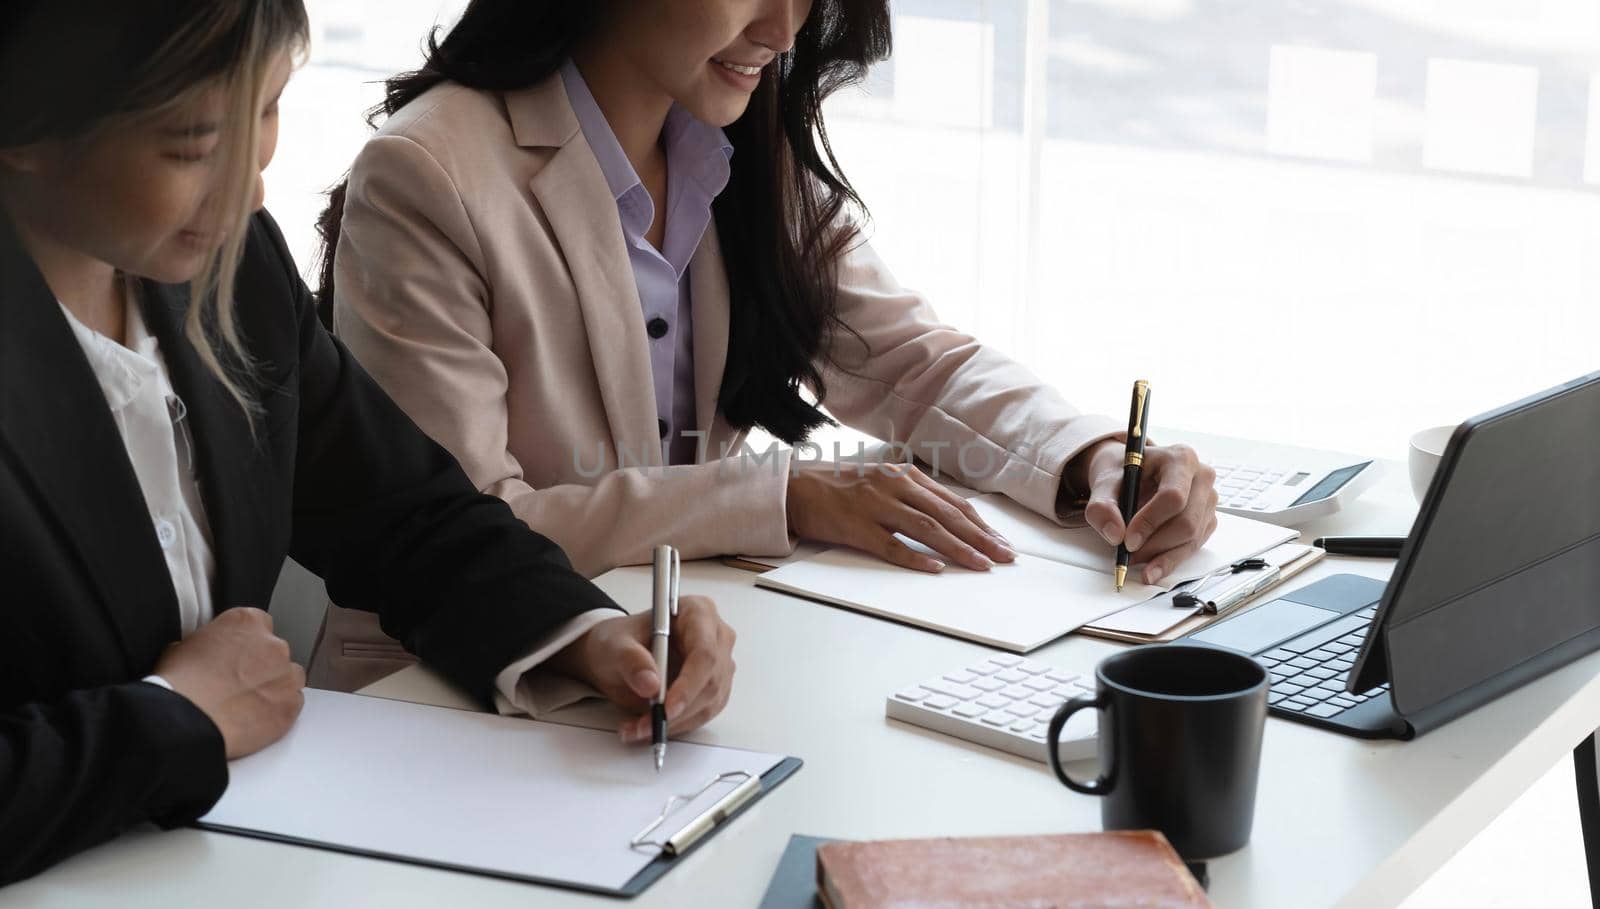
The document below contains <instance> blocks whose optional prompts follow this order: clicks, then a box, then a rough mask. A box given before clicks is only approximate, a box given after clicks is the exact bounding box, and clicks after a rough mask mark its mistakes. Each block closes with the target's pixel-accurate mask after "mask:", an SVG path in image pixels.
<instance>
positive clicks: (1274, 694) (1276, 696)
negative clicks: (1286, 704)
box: [1267, 691, 1289, 704]
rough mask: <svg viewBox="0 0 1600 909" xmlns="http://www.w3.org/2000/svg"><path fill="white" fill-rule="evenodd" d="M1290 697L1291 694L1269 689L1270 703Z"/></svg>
mask: <svg viewBox="0 0 1600 909" xmlns="http://www.w3.org/2000/svg"><path fill="white" fill-rule="evenodd" d="M1288 697H1289V696H1288V695H1287V694H1284V693H1283V692H1281V691H1268V692H1267V703H1268V704H1276V703H1278V702H1279V701H1281V700H1284V699H1286V698H1288Z"/></svg>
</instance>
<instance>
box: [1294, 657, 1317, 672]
mask: <svg viewBox="0 0 1600 909" xmlns="http://www.w3.org/2000/svg"><path fill="white" fill-rule="evenodd" d="M1289 665H1290V666H1293V667H1294V668H1296V669H1314V668H1316V666H1317V661H1316V660H1311V659H1307V658H1305V657H1303V656H1297V657H1295V658H1294V659H1292V660H1290V661H1289Z"/></svg>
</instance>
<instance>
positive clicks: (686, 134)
mask: <svg viewBox="0 0 1600 909" xmlns="http://www.w3.org/2000/svg"><path fill="white" fill-rule="evenodd" d="M561 80H562V83H563V84H564V85H565V87H566V90H567V100H568V101H570V102H571V104H572V110H573V112H574V113H576V114H577V115H578V125H579V126H580V127H581V128H582V129H583V138H584V139H585V140H586V141H587V142H588V143H589V147H590V148H591V149H593V150H594V156H595V160H596V161H598V162H599V164H600V172H601V173H603V174H605V178H606V184H607V185H608V186H609V187H610V188H611V195H612V197H613V198H615V199H616V201H617V215H618V216H619V218H620V219H621V222H622V236H623V238H624V239H625V240H626V241H627V247H628V263H629V264H630V265H632V266H633V281H634V284H635V285H637V287H638V289H639V305H640V307H641V308H642V309H643V318H644V324H645V334H646V335H647V337H648V338H649V339H650V371H651V375H652V377H653V378H654V380H655V391H656V417H657V429H658V430H659V432H660V434H661V444H662V457H663V459H664V460H665V461H666V463H668V464H690V463H693V462H694V459H695V447H696V443H697V440H696V439H695V438H693V437H686V436H684V435H683V433H684V432H686V431H690V430H693V429H694V427H695V416H696V415H695V405H694V341H693V335H694V332H693V331H692V330H691V326H692V325H693V306H692V301H691V300H690V294H689V273H688V272H689V259H690V258H692V257H693V256H694V252H695V250H696V249H697V248H699V246H700V238H701V237H703V236H704V235H705V232H706V226H707V225H708V224H710V223H711V203H712V201H713V200H714V199H716V197H717V194H718V193H720V192H722V190H723V188H724V187H726V186H727V185H728V173H729V164H728V159H729V158H730V157H732V155H733V146H732V145H730V144H728V139H727V136H725V135H723V132H722V130H720V129H718V128H716V127H714V126H709V125H707V124H705V123H701V122H700V121H698V120H696V119H695V118H694V117H692V116H690V114H689V112H688V111H686V110H684V109H683V108H681V107H679V106H678V105H676V104H674V105H673V106H672V109H671V111H669V112H668V113H667V121H666V125H665V126H664V127H663V129H662V134H661V135H662V143H663V144H664V145H665V146H666V152H667V213H666V231H665V233H664V235H663V239H662V243H661V249H660V250H659V251H658V250H657V249H656V248H655V247H654V246H651V245H650V241H648V240H646V239H645V232H646V231H648V230H649V229H650V225H651V224H652V223H654V221H655V216H656V211H655V203H654V202H653V201H652V200H651V198H650V193H649V191H648V190H646V189H645V187H644V184H643V183H642V182H640V180H639V175H638V173H637V172H635V171H634V169H633V165H632V164H631V163H629V161H628V156H627V155H626V154H624V153H623V151H622V146H621V145H620V144H618V143H617V137H616V134H615V133H614V132H612V130H611V124H609V123H607V122H606V118H605V114H604V113H602V112H601V110H600V105H599V104H597V103H596V102H595V100H594V95H593V94H591V93H590V92H589V86H588V83H586V82H584V81H583V76H582V74H580V73H579V72H578V67H577V66H576V65H574V64H573V62H572V61H571V60H568V61H567V62H566V64H565V65H564V66H562V68H561Z"/></svg>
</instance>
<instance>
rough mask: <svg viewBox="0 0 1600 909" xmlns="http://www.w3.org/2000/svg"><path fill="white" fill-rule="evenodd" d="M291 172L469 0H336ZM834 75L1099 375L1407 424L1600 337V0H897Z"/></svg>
mask: <svg viewBox="0 0 1600 909" xmlns="http://www.w3.org/2000/svg"><path fill="white" fill-rule="evenodd" d="M312 5H313V6H314V7H315V8H314V10H313V15H314V16H315V28H316V35H315V39H314V46H313V55H312V59H311V63H310V65H309V66H307V67H306V68H305V69H303V70H302V72H301V73H300V74H299V75H298V76H297V77H296V79H295V81H294V83H292V85H291V88H290V92H289V95H288V97H287V99H286V107H285V119H284V140H283V146H282V149H281V151H280V159H279V161H278V162H277V163H275V164H274V166H273V169H272V171H271V172H269V175H268V191H269V199H270V201H271V204H272V208H273V210H274V213H275V214H276V215H277V216H278V218H279V220H280V221H282V222H283V223H284V227H285V231H286V232H287V233H288V235H289V237H290V240H291V244H292V245H293V248H294V250H295V253H296V255H297V256H299V257H300V261H301V262H302V264H303V265H306V266H309V264H310V261H311V259H310V252H311V250H312V248H313V244H312V242H311V239H310V238H311V231H310V225H311V223H312V220H313V219H314V217H315V215H316V213H317V211H319V210H320V207H321V201H320V199H319V197H318V196H317V192H318V191H320V190H322V189H325V188H326V187H327V186H328V185H329V184H331V183H333V182H335V181H336V180H337V179H338V178H339V176H340V175H341V173H342V172H343V170H344V168H345V167H346V166H348V162H349V161H350V160H351V159H352V158H353V157H354V155H355V152H356V150H357V149H358V148H359V146H360V143H361V141H362V139H363V138H364V136H365V134H366V130H365V127H364V125H363V123H362V121H361V119H360V116H359V112H360V111H361V110H362V109H364V108H365V107H368V106H370V105H371V104H372V103H374V102H375V101H376V100H377V98H378V91H377V89H376V88H375V86H373V85H370V84H368V85H363V84H361V83H362V82H363V81H367V82H370V81H372V80H377V79H381V78H383V77H385V76H387V75H389V74H391V73H392V72H394V71H398V70H400V69H405V68H410V67H413V66H415V65H416V64H417V63H418V62H419V61H420V59H421V56H420V51H419V47H420V43H421V40H422V38H423V37H424V34H425V32H426V29H427V28H428V26H429V24H430V23H433V22H444V23H448V22H449V21H450V19H451V17H453V16H454V15H455V14H456V13H457V12H458V11H459V9H460V7H461V3H460V2H450V0H405V2H394V0H383V2H379V0H314V2H313V4H312ZM893 9H894V15H895V31H896V38H897V45H898V50H897V53H896V55H895V57H894V59H892V60H891V61H889V62H888V63H886V64H884V65H882V66H880V67H878V68H877V69H876V70H875V71H874V72H873V74H872V75H871V77H870V78H869V79H868V81H867V83H866V84H865V85H864V86H862V87H861V88H860V89H855V90H850V91H848V92H846V93H843V94H841V95H840V96H838V97H836V98H835V99H833V100H832V101H831V102H830V105H829V111H828V123H829V128H830V133H831V136H832V138H833V141H834V145H835V149H836V151H837V153H838V156H839V159H840V161H841V162H842V164H843V166H844V168H845V172H846V173H847V175H848V176H849V177H850V178H851V179H852V181H853V182H854V183H855V184H856V186H857V187H858V189H860V191H861V192H862V195H863V196H864V198H865V199H866V200H867V202H868V204H869V206H870V208H871V212H872V215H873V230H872V241H873V243H874V245H875V246H876V247H877V249H878V251H879V252H880V253H881V254H882V255H883V256H884V258H885V259H886V260H887V261H888V263H889V264H890V266H891V267H892V268H893V269H894V270H895V272H896V274H897V275H898V277H899V278H900V279H901V281H902V282H903V283H905V284H906V285H907V286H910V287H914V288H916V289H918V290H921V291H923V292H924V293H926V294H927V295H928V297H929V298H930V299H931V300H932V302H933V304H934V305H935V307H936V308H937V309H938V310H939V312H940V313H941V315H942V316H943V317H944V318H945V319H946V320H947V321H949V322H952V323H953V324H955V325H957V326H958V327H961V328H963V329H966V330H970V331H972V332H974V333H976V334H977V335H978V336H979V337H980V338H982V339H984V340H985V341H986V342H988V343H990V344H993V345H995V346H997V347H999V348H1001V349H1003V350H1005V351H1007V352H1008V353H1010V354H1011V355H1013V356H1015V357H1017V358H1018V359H1020V360H1022V361H1023V362H1025V363H1027V364H1028V365H1029V366H1031V367H1032V368H1033V369H1034V370H1035V371H1036V372H1038V373H1039V374H1041V375H1042V376H1043V377H1045V378H1046V379H1047V380H1049V381H1050V382H1052V383H1053V384H1055V385H1056V386H1057V387H1059V388H1060V389H1062V391H1063V392H1064V393H1065V394H1066V396H1067V397H1068V398H1069V399H1070V400H1072V401H1074V402H1075V403H1077V404H1078V405H1079V406H1081V407H1084V408H1086V409H1092V410H1097V411H1102V412H1107V413H1111V414H1114V415H1118V414H1120V413H1121V412H1122V411H1123V410H1124V409H1125V408H1126V402H1127V394H1128V387H1129V386H1130V384H1131V382H1132V380H1133V379H1134V378H1136V377H1142V378H1149V379H1150V380H1152V382H1153V383H1154V387H1155V389H1156V401H1157V409H1156V411H1155V413H1156V417H1157V422H1158V423H1159V424H1163V425H1166V426H1175V427H1183V428H1193V429H1204V430H1208V431H1213V432H1218V433H1223V434H1230V435H1241V436H1251V437H1257V438H1267V439H1275V440H1281V441H1286V442H1297V443H1301V444H1308V445H1314V446H1320V447H1329V448H1341V449H1347V450H1355V451H1359V452H1364V453H1370V454H1375V455H1380V456H1392V457H1399V456H1402V455H1403V452H1404V446H1405V440H1406V438H1407V436H1408V435H1409V434H1410V433H1411V432H1412V431H1413V430H1415V429H1418V428H1421V427H1423V426H1427V425H1432V424H1435V423H1444V422H1454V421H1457V420H1459V419H1462V418H1465V417H1466V416H1469V415H1471V414H1473V413H1475V412H1478V411H1481V410H1484V409H1487V408H1489V407H1493V406H1496V405H1499V404H1501V403H1505V402H1507V401H1509V400H1511V399H1513V398H1516V397H1518V396H1521V395H1522V394H1525V393H1528V392H1532V391H1535V390H1537V389H1539V388H1542V387H1545V386H1547V385H1551V384H1554V383H1556V382H1559V381H1563V380H1565V379H1568V378H1572V377H1573V376H1576V375H1578V374H1581V373H1583V372H1586V371H1590V370H1593V369H1595V368H1597V364H1596V359H1595V357H1594V355H1593V354H1592V353H1591V352H1590V348H1591V346H1592V341H1593V339H1594V338H1596V337H1600V306H1597V305H1596V300H1597V299H1600V297H1597V294H1600V267H1597V265H1596V264H1595V263H1596V260H1597V255H1596V253H1597V252H1600V195H1597V194H1596V189H1597V186H1600V165H1597V164H1596V163H1595V162H1596V161H1600V138H1597V137H1600V125H1597V124H1596V116H1597V115H1600V99H1597V98H1600V88H1596V86H1597V85H1600V77H1597V74H1600V57H1597V51H1600V4H1597V3H1596V2H1594V0H1542V2H1539V3H1529V2H1525V0H1451V2H1448V3H1446V2H1439V0H1302V2H1298V3H1294V4H1283V3H1278V2H1270V0H1256V2H1239V0H896V2H895V3H894V5H893Z"/></svg>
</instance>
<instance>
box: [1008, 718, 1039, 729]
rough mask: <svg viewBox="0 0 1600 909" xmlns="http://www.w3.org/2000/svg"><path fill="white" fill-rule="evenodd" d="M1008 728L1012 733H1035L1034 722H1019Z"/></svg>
mask: <svg viewBox="0 0 1600 909" xmlns="http://www.w3.org/2000/svg"><path fill="white" fill-rule="evenodd" d="M1008 728H1009V729H1010V730H1011V731H1012V732H1031V731H1033V720H1019V721H1017V722H1015V723H1012V724H1011V725H1010V727H1008Z"/></svg>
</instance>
